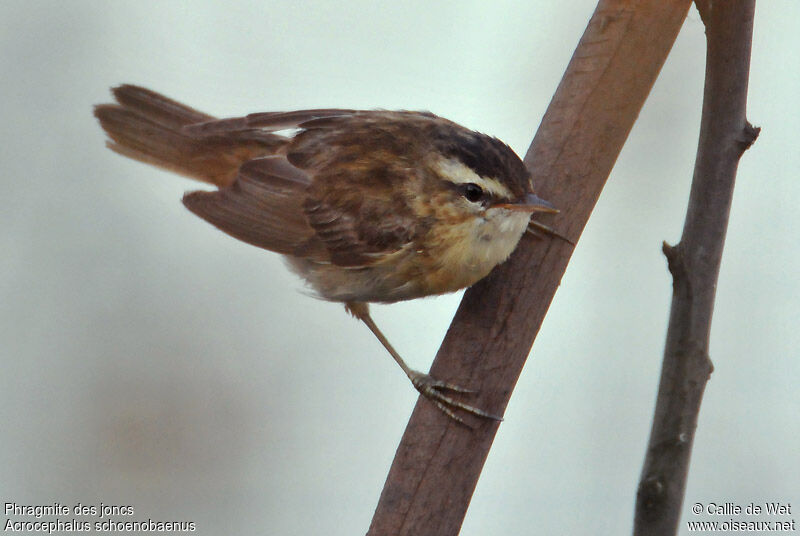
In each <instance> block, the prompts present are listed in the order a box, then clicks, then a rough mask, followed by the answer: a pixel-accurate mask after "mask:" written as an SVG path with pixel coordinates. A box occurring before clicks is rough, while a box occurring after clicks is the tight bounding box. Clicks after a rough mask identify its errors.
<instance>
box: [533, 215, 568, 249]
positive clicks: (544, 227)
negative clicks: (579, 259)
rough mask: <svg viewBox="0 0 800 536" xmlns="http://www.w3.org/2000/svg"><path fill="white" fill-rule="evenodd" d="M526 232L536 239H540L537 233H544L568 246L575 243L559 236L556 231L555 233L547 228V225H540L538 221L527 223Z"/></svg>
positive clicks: (550, 228)
mask: <svg viewBox="0 0 800 536" xmlns="http://www.w3.org/2000/svg"><path fill="white" fill-rule="evenodd" d="M527 231H528V232H529V233H530V234H532V235H533V236H535V237H536V238H540V235H539V232H542V233H544V234H546V235H550V236H554V237H556V238H559V239H561V240H563V241H564V242H566V243H568V244H572V245H573V246H574V245H575V242H573V241H572V240H570V239H569V238H567V237H566V236H564V235H562V234H559V233H558V231H556V230H555V229H553V228H552V227H549V226H547V225H545V224H543V223H540V222H538V221H533V220H531V221H530V223H528V229H527Z"/></svg>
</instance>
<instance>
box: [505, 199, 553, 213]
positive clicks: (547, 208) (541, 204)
mask: <svg viewBox="0 0 800 536" xmlns="http://www.w3.org/2000/svg"><path fill="white" fill-rule="evenodd" d="M494 206H496V207H500V208H504V209H507V210H517V211H520V212H531V213H533V212H547V213H550V214H555V213H557V212H558V209H557V208H556V207H554V206H553V205H552V204H551V203H549V202H548V201H545V200H544V199H542V198H540V197H537V196H536V194H526V195H525V197H524V198H522V199H521V200H519V201H517V202H515V203H498V204H497V205H494Z"/></svg>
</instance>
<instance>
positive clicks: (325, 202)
mask: <svg viewBox="0 0 800 536" xmlns="http://www.w3.org/2000/svg"><path fill="white" fill-rule="evenodd" d="M113 94H114V97H115V98H116V101H117V103H116V104H102V105H99V106H97V107H96V108H95V112H94V113H95V116H96V117H97V118H98V119H99V120H100V124H101V125H102V127H103V129H105V131H106V133H107V134H108V136H109V137H110V138H111V141H109V142H108V147H109V148H110V149H112V150H113V151H116V152H117V153H119V154H122V155H124V156H127V157H130V158H133V159H136V160H139V161H141V162H145V163H147V164H153V165H156V166H159V167H162V168H164V169H168V170H170V171H174V172H176V173H179V174H181V175H185V176H188V177H191V178H193V179H197V180H200V181H203V182H207V183H210V184H213V185H214V186H216V187H217V188H218V190H215V191H196V192H190V193H187V194H186V195H184V197H183V203H184V205H186V207H187V208H188V209H189V210H191V211H192V212H194V213H195V214H197V215H198V216H200V217H201V218H203V219H204V220H206V221H208V222H209V223H211V224H213V225H214V226H216V227H217V228H219V229H220V230H222V231H224V232H226V233H228V234H229V235H231V236H233V237H235V238H238V239H240V240H243V241H244V242H247V243H249V244H252V245H254V246H258V247H261V248H264V249H268V250H270V251H275V252H277V253H281V254H282V255H284V256H285V258H286V260H287V261H288V264H289V266H290V267H291V268H292V269H293V270H294V271H295V272H297V273H298V274H299V275H300V276H301V277H302V278H304V279H305V280H306V281H307V282H308V284H309V285H310V286H311V288H313V289H314V291H315V292H316V293H317V294H318V295H319V297H321V298H324V299H326V300H331V301H338V302H343V303H344V306H345V309H346V310H347V311H348V312H350V313H351V314H352V315H353V316H355V317H356V318H358V319H360V320H361V321H363V322H364V323H365V324H366V325H367V327H369V329H370V330H371V331H372V332H373V333H374V334H375V336H376V337H377V338H378V340H380V342H381V343H382V344H383V346H384V347H385V348H386V349H387V350H388V351H389V353H390V354H391V355H392V357H394V359H395V360H396V361H397V363H398V364H399V365H400V367H401V368H402V369H403V371H404V372H405V373H406V375H408V377H409V378H410V379H411V382H412V383H413V385H414V387H415V388H416V389H417V390H418V391H419V392H420V393H421V394H422V395H423V396H425V397H426V398H428V399H429V400H431V401H433V402H434V403H435V404H436V405H437V406H438V407H439V408H440V409H441V410H442V411H444V412H445V413H446V414H447V415H449V416H450V417H452V418H454V419H456V420H457V421H459V422H463V421H462V419H461V418H460V417H458V416H457V415H456V414H455V413H454V410H456V409H460V410H463V411H466V412H469V413H472V414H475V415H479V416H482V417H488V418H494V419H498V417H495V416H493V415H490V414H488V413H486V412H485V411H483V410H481V409H479V408H476V407H473V406H470V405H467V404H465V403H463V402H460V401H458V400H456V399H454V398H453V397H452V396H450V395H449V394H448V391H450V392H462V393H470V392H472V391H469V390H466V389H462V388H461V387H458V386H456V385H453V384H451V383H447V382H443V381H440V380H436V379H434V378H432V377H430V376H429V375H427V374H424V373H421V372H418V371H415V370H412V369H411V368H409V367H408V366H407V365H406V363H405V362H404V361H403V359H402V358H401V357H400V355H399V354H398V353H397V352H396V351H395V349H394V348H393V347H392V345H391V344H389V341H388V340H386V337H384V335H383V333H381V331H380V330H379V329H378V327H377V326H376V325H375V322H373V320H372V317H371V316H370V314H369V306H368V304H369V303H370V302H379V303H392V302H397V301H401V300H410V299H413V298H419V297H422V296H430V295H434V294H442V293H446V292H453V291H456V290H459V289H462V288H464V287H468V286H470V285H472V284H474V283H476V282H477V281H479V280H480V279H481V278H483V277H484V276H486V275H487V274H488V273H489V272H490V271H491V270H492V269H493V268H494V267H495V266H497V265H498V264H500V263H502V262H503V261H505V260H506V259H507V258H508V256H509V255H510V254H511V252H512V251H513V250H514V248H516V246H517V243H518V242H519V240H520V238H521V237H522V235H523V233H525V231H526V229H528V226H529V224H530V225H533V226H534V227H535V228H536V229H538V230H540V231H544V232H546V233H549V234H555V235H556V236H559V235H557V234H556V233H554V232H553V231H552V230H551V229H550V228H548V227H546V226H544V225H541V224H536V223H533V222H531V221H530V219H531V215H532V214H533V213H534V212H557V211H556V210H555V209H554V208H553V207H552V205H550V204H549V203H547V202H546V201H543V200H541V199H539V198H538V197H536V195H534V194H533V190H532V185H531V178H530V174H529V172H528V170H527V169H526V168H525V166H524V165H523V163H522V161H521V160H520V159H519V157H518V156H517V155H516V154H515V153H514V151H512V150H511V149H510V148H509V147H508V146H507V145H505V144H504V143H502V142H501V141H499V140H498V139H497V138H492V137H489V136H486V135H484V134H480V133H477V132H473V131H471V130H468V129H466V128H464V127H462V126H460V125H457V124H456V123H453V122H451V121H448V120H446V119H443V118H441V117H437V116H436V115H433V114H431V113H426V112H407V111H401V112H391V111H358V110H343V109H320V110H301V111H294V112H267V113H256V114H250V115H248V116H246V117H239V118H233V119H216V118H214V117H212V116H210V115H206V114H204V113H201V112H198V111H197V110H194V109H192V108H189V107H188V106H185V105H183V104H180V103H178V102H175V101H173V100H171V99H168V98H166V97H164V96H162V95H159V94H158V93H155V92H153V91H150V90H147V89H144V88H141V87H137V86H132V85H122V86H119V87H117V88H114V89H113ZM287 130H294V131H295V132H294V134H293V135H292V134H291V133H290V134H287V135H282V134H280V133H279V132H281V131H287Z"/></svg>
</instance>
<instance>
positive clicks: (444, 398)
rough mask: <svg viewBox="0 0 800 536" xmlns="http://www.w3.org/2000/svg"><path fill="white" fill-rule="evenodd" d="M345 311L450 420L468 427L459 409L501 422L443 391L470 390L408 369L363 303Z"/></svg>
mask: <svg viewBox="0 0 800 536" xmlns="http://www.w3.org/2000/svg"><path fill="white" fill-rule="evenodd" d="M344 307H345V310H347V312H348V313H350V314H351V315H353V316H354V317H356V318H358V319H359V320H361V321H362V322H364V323H365V324H366V325H367V327H368V328H369V329H370V331H372V333H373V334H374V335H375V337H377V338H378V340H379V341H381V344H382V345H383V347H384V348H386V350H387V351H388V352H389V353H390V354H391V356H392V357H393V358H394V360H395V361H397V364H398V365H400V368H401V369H403V372H405V373H406V376H408V378H409V379H410V380H411V383H412V384H413V385H414V388H415V389H416V390H417V391H419V393H420V394H421V395H422V396H424V397H425V398H427V399H428V400H430V401H431V402H433V403H434V404H436V407H438V408H439V409H440V410H441V411H442V412H443V413H444V414H445V415H447V416H448V417H450V418H451V419H453V420H455V421H457V422H459V423H461V424H463V425H465V426H469V425H468V424H466V423H465V422H464V420H463V419H461V418H460V417H459V416H458V415H456V414H455V413H454V411H453V410H456V409H460V410H463V411H466V412H467V413H472V414H473V415H477V416H479V417H484V418H487V419H492V420H495V421H502V420H503V419H502V417H498V416H496V415H492V414H491V413H487V412H485V411H483V410H482V409H480V408H476V407H474V406H470V405H469V404H464V403H463V402H459V401H458V400H455V399H454V398H452V397H450V396H448V395H446V394H445V393H444V391H452V392H455V393H469V394H472V393H475V391H472V390H470V389H464V388H463V387H459V386H457V385H454V384H452V383H447V382H443V381H440V380H437V379H434V378H432V377H431V376H429V375H428V374H424V373H422V372H419V371H416V370H414V369H412V368H411V367H409V366H408V365H407V364H406V362H405V361H403V358H402V357H400V354H398V353H397V350H395V349H394V347H393V346H392V345H391V343H389V341H388V339H387V338H386V337H385V336H384V335H383V333H382V332H381V330H380V329H378V326H377V325H376V324H375V321H374V320H372V316H370V314H369V305H368V304H366V303H364V302H347V303H346V304H345V306H344Z"/></svg>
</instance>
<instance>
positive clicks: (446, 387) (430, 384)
mask: <svg viewBox="0 0 800 536" xmlns="http://www.w3.org/2000/svg"><path fill="white" fill-rule="evenodd" d="M409 378H411V383H412V384H413V385H414V388H415V389H416V390H417V391H419V393H420V394H421V395H422V396H424V397H425V398H427V399H428V400H430V401H431V402H433V403H434V404H435V405H436V407H437V408H439V410H441V412H442V413H444V414H445V415H447V416H448V417H450V418H451V419H453V420H454V421H456V422H458V423H460V424H463V425H464V426H466V427H468V428H472V426H470V425H469V424H467V423H466V422H465V421H464V419H462V418H461V417H459V416H458V415H456V413H455V411H454V410H461V411H465V412H467V413H471V414H473V415H476V416H478V417H482V418H484V419H491V420H493V421H502V420H503V418H502V417H499V416H497V415H493V414H491V413H488V412H486V411H484V410H482V409H480V408H477V407H475V406H471V405H469V404H465V403H463V402H461V401H459V400H456V399H454V398H452V397H451V396H448V395H447V394H445V391H452V392H454V393H462V394H469V395H472V394H475V393H477V391H475V390H474V389H465V388H463V387H460V386H458V385H455V384H452V383H448V382H444V381H441V380H437V379H435V378H432V377H431V376H429V375H428V374H423V373H421V372H414V373H413V374H410V375H409Z"/></svg>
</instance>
